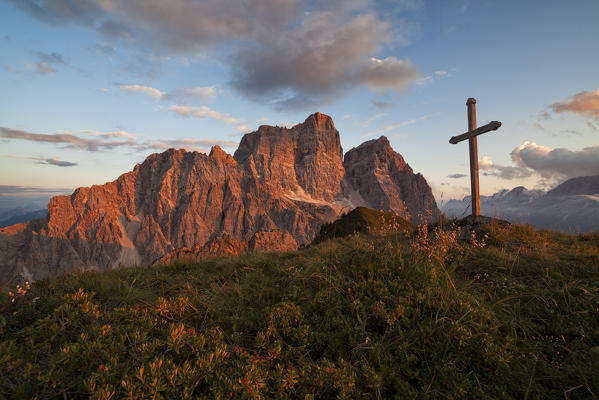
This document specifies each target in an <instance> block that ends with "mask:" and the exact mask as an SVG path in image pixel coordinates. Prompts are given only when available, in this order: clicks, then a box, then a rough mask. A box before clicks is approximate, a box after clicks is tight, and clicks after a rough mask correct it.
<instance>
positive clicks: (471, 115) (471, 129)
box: [449, 97, 501, 218]
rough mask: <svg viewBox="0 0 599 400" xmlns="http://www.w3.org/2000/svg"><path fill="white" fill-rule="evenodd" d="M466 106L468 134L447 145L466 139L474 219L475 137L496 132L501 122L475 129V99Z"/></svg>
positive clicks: (476, 195)
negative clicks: (468, 152)
mask: <svg viewBox="0 0 599 400" xmlns="http://www.w3.org/2000/svg"><path fill="white" fill-rule="evenodd" d="M466 106H468V132H466V133H462V134H461V135H458V136H454V137H452V138H451V139H449V143H451V144H456V143H459V142H461V141H462V140H466V139H468V145H469V147H470V187H471V192H472V217H474V218H476V217H477V216H478V215H480V195H479V192H478V147H477V145H476V137H477V136H478V135H482V134H483V133H487V132H490V131H496V130H497V129H498V128H499V127H500V126H501V122H499V121H492V122H490V123H488V124H487V125H484V126H481V127H480V128H477V127H476V99H474V98H472V97H470V98H469V99H468V101H466Z"/></svg>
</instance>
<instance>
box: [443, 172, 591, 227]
mask: <svg viewBox="0 0 599 400" xmlns="http://www.w3.org/2000/svg"><path fill="white" fill-rule="evenodd" d="M480 200H481V213H482V214H484V215H489V216H494V217H498V218H502V219H507V220H509V221H512V222H519V223H527V224H530V225H532V226H533V227H535V228H549V229H555V230H560V231H563V232H566V233H583V232H598V231H599V175H595V176H583V177H578V178H572V179H569V180H567V181H565V182H563V183H562V184H560V185H558V186H557V187H555V188H553V189H551V190H549V191H548V192H543V191H541V190H527V189H526V188H524V187H522V186H519V187H516V188H514V189H512V190H502V191H499V192H497V193H495V194H494V195H492V196H481V199H480ZM442 211H443V213H445V214H446V215H447V216H448V217H462V216H464V215H467V214H469V213H470V196H467V197H464V199H462V200H449V201H448V202H447V203H445V204H443V205H442Z"/></svg>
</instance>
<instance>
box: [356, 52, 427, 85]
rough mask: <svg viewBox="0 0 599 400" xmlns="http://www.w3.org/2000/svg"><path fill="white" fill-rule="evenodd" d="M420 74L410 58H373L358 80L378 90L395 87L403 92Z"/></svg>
mask: <svg viewBox="0 0 599 400" xmlns="http://www.w3.org/2000/svg"><path fill="white" fill-rule="evenodd" d="M418 75H419V74H418V71H417V70H416V69H415V68H414V67H413V66H412V62H411V61H410V60H409V59H405V60H398V59H397V58H395V57H387V58H385V59H383V60H379V59H377V58H371V59H370V61H369V62H368V63H367V64H366V65H365V66H364V67H363V69H362V71H361V72H360V75H359V77H358V82H359V83H362V84H364V85H366V86H368V87H370V88H372V89H376V90H385V89H393V90H395V91H398V92H401V91H404V90H406V89H407V87H408V86H409V85H410V83H412V82H413V81H414V80H415V79H416V78H418Z"/></svg>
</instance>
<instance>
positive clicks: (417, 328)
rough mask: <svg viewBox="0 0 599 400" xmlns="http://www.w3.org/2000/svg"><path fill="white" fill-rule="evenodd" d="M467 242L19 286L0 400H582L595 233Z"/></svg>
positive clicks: (495, 230)
mask: <svg viewBox="0 0 599 400" xmlns="http://www.w3.org/2000/svg"><path fill="white" fill-rule="evenodd" d="M476 237H477V238H478V239H475V240H474V241H472V242H461V241H458V240H457V239H456V232H455V231H453V230H452V229H451V228H447V227H445V228H444V229H441V228H440V227H432V226H421V227H418V228H417V229H414V230H408V231H401V230H400V231H395V230H388V231H383V232H382V231H381V230H378V231H377V232H374V233H373V232H366V233H358V234H349V235H347V236H345V237H336V238H335V239H330V240H322V241H321V242H320V243H319V244H317V245H313V246H309V247H307V248H305V249H302V250H300V251H297V252H290V253H266V254H259V255H254V256H241V257H236V258H221V259H217V260H212V261H209V262H205V263H201V264H185V263H175V264H173V265H171V266H169V267H148V268H128V269H120V270H113V271H108V272H104V273H92V272H87V273H80V274H71V275H66V276H62V277H57V278H54V279H47V280H43V281H40V282H37V283H35V284H34V285H32V287H31V288H30V289H29V290H27V289H26V288H25V289H22V290H21V293H20V294H15V293H13V296H10V295H8V294H3V295H1V296H2V297H0V310H2V311H1V313H0V326H1V328H0V329H1V330H0V397H2V396H5V397H6V398H38V399H46V398H65V397H66V398H96V399H109V398H165V399H166V398H170V399H173V398H207V399H208V398H210V399H212V398H308V399H309V398H327V399H328V398H352V399H353V398H360V399H380V398H407V399H411V398H414V399H422V398H425V399H426V398H428V399H460V398H480V399H487V398H488V399H510V398H517V399H546V398H565V399H589V398H596V397H597V396H598V395H599V355H598V354H597V351H598V349H597V347H596V346H598V345H599V235H581V236H567V235H562V234H559V233H556V232H551V231H536V230H533V229H531V228H529V227H526V226H511V227H507V228H501V227H494V226H491V227H489V228H488V229H486V230H485V231H484V232H479V233H477V236H476ZM13 299H14V302H13V301H11V300H13Z"/></svg>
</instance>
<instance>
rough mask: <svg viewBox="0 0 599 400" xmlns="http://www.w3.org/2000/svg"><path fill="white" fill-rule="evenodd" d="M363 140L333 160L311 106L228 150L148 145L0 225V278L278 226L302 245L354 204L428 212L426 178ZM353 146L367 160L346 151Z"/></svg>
mask: <svg viewBox="0 0 599 400" xmlns="http://www.w3.org/2000/svg"><path fill="white" fill-rule="evenodd" d="M363 146H364V147H359V148H358V150H356V149H353V150H350V151H348V152H347V153H346V154H345V159H343V150H342V148H341V142H340V138H339V132H338V131H337V130H336V129H335V126H334V124H333V121H332V119H331V117H329V116H326V115H324V114H320V113H315V114H312V115H310V116H309V117H308V118H307V119H306V120H305V121H304V123H301V124H297V125H295V126H294V127H292V128H284V127H272V126H267V125H263V126H261V127H260V128H259V129H258V130H257V131H256V132H252V133H249V134H246V135H245V136H244V137H243V138H242V140H241V142H240V145H239V148H238V149H237V151H236V152H235V153H234V154H233V156H231V155H230V154H227V153H225V152H224V151H223V150H222V149H221V148H220V147H217V146H215V147H213V148H212V149H211V151H210V154H208V155H206V154H202V153H198V152H188V151H185V150H175V149H169V150H166V151H164V152H163V153H154V154H151V155H150V156H148V157H147V158H146V160H144V161H143V162H142V163H140V164H137V165H136V166H135V167H134V169H133V170H132V171H129V172H126V173H124V174H122V175H121V176H120V177H119V178H117V179H116V180H115V181H112V182H108V183H106V184H104V185H93V186H91V187H82V188H78V189H76V190H75V191H74V192H73V193H72V194H71V195H69V196H55V197H53V198H52V199H51V200H50V202H49V204H48V216H47V218H46V219H44V220H35V221H30V222H29V223H26V224H21V225H16V226H12V227H7V228H2V229H0V254H1V255H2V257H1V259H0V276H1V277H2V279H1V280H3V281H6V280H7V279H10V278H11V277H13V276H15V275H20V276H22V277H23V278H24V279H27V280H30V281H32V280H36V279H39V278H40V277H43V276H47V275H49V274H53V273H57V272H61V271H64V270H69V269H98V270H104V269H109V268H116V267H119V266H120V265H146V264H150V263H151V262H152V261H154V260H155V259H157V258H159V257H161V256H163V255H165V254H167V253H169V252H172V251H174V250H176V249H180V248H193V247H194V246H200V247H201V246H203V245H204V244H206V243H208V242H209V241H210V240H213V239H215V238H218V237H221V236H223V235H225V234H226V235H230V236H231V237H233V238H235V239H236V240H240V241H248V240H250V239H251V238H252V237H253V236H254V235H255V234H256V233H258V232H272V231H285V232H288V233H289V234H291V236H292V237H293V239H294V240H295V242H296V243H297V244H298V245H303V244H307V243H309V242H310V241H311V240H312V239H313V238H314V236H315V234H316V233H317V232H318V230H319V229H320V226H321V225H322V224H323V223H325V222H330V221H332V220H334V219H336V218H337V217H338V216H339V215H340V214H341V213H342V212H344V211H348V210H349V209H352V208H354V207H356V206H366V207H370V208H375V209H382V210H383V211H391V212H395V213H397V214H399V215H401V216H410V217H411V219H412V220H413V221H414V222H418V221H421V220H423V219H424V218H425V217H423V215H428V217H427V218H430V219H434V218H437V217H439V216H440V211H439V209H438V208H437V205H436V203H435V200H434V197H433V195H432V191H431V189H430V187H429V186H428V184H427V183H426V180H425V179H424V178H423V177H422V176H421V175H415V174H414V173H413V171H412V169H411V168H410V167H409V165H408V164H407V163H405V160H403V157H401V155H400V154H398V153H396V152H395V151H394V150H393V149H392V148H391V146H390V144H389V142H388V140H387V139H386V138H385V137H381V138H379V139H376V140H373V141H369V142H366V143H365V144H363ZM360 149H361V150H360ZM360 151H365V152H366V153H367V154H368V158H367V163H368V162H370V163H371V164H373V166H372V167H370V166H368V165H367V164H364V160H360V159H359V157H354V156H352V154H359V153H360ZM358 178H359V179H358ZM426 207H430V209H426ZM33 266H35V267H33ZM33 268H35V269H33Z"/></svg>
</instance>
